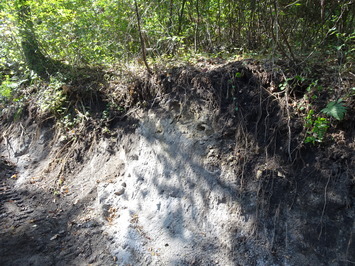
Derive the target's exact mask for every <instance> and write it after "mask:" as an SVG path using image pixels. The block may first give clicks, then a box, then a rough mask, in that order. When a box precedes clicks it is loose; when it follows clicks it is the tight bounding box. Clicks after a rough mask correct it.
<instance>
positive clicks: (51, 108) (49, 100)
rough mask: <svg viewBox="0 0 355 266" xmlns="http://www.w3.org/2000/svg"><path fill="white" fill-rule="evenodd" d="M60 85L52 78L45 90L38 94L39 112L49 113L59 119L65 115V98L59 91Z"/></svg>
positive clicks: (60, 90) (61, 91) (62, 92)
mask: <svg viewBox="0 0 355 266" xmlns="http://www.w3.org/2000/svg"><path fill="white" fill-rule="evenodd" d="M61 86H62V83H61V82H60V81H58V80H56V79H54V78H51V82H50V84H49V86H48V87H47V88H44V89H43V90H42V91H40V93H39V102H40V110H41V111H42V112H43V113H46V112H50V113H52V114H53V115H55V116H57V117H60V116H63V115H64V114H65V113H66V110H67V107H66V102H67V96H66V94H65V93H64V91H63V90H62V89H61Z"/></svg>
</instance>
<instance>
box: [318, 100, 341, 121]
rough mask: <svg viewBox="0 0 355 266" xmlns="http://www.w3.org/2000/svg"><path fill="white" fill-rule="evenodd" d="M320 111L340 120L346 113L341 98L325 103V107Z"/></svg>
mask: <svg viewBox="0 0 355 266" xmlns="http://www.w3.org/2000/svg"><path fill="white" fill-rule="evenodd" d="M321 112H322V113H325V114H327V115H329V116H332V117H334V118H335V119H337V120H342V119H343V118H344V115H345V113H346V107H345V106H344V104H343V100H342V99H339V100H338V101H331V102H329V103H328V104H327V107H326V108H324V109H322V111H321Z"/></svg>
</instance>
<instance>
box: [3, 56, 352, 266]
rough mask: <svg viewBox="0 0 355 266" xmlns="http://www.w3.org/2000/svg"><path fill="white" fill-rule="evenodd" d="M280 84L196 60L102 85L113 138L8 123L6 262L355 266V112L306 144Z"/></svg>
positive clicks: (242, 65) (90, 128)
mask: <svg viewBox="0 0 355 266" xmlns="http://www.w3.org/2000/svg"><path fill="white" fill-rule="evenodd" d="M281 74H282V73H281V72H277V71H275V70H274V66H272V65H270V64H269V63H268V62H256V61H252V60H245V61H243V62H233V63H226V64H209V63H208V62H201V64H200V65H195V66H183V67H179V68H173V69H170V70H168V71H165V72H161V73H158V74H155V75H153V76H142V77H141V78H140V79H137V80H136V81H135V82H134V83H132V84H133V85H131V86H126V87H125V86H121V85H117V83H113V82H112V83H110V84H107V86H106V91H105V92H102V95H106V96H102V99H101V98H100V99H98V100H97V101H96V104H97V108H96V111H98V112H99V111H100V110H101V107H100V104H101V103H102V102H105V101H108V100H112V101H116V102H118V103H120V104H121V105H122V106H125V107H126V109H128V111H127V112H126V113H124V114H120V113H118V114H116V115H115V117H114V118H113V119H111V120H110V121H109V123H108V124H107V126H106V128H105V130H102V126H100V123H99V122H95V120H87V121H86V122H85V124H84V126H83V127H81V128H80V130H79V129H78V133H76V132H75V130H72V131H67V132H63V131H62V130H59V129H58V128H57V127H55V126H54V124H52V123H51V122H48V123H40V122H39V121H38V120H36V119H35V118H33V119H27V120H24V121H22V122H17V123H15V124H5V123H3V127H2V129H1V131H2V141H1V146H0V154H1V155H2V157H1V159H0V182H1V183H0V204H1V205H0V226H1V233H0V234H1V236H0V264H1V265H223V266H224V265H352V264H354V263H355V253H354V250H355V244H354V243H355V241H354V230H355V223H354V217H355V213H354V210H355V209H354V196H355V188H354V176H355V175H354V173H355V137H354V130H355V127H354V107H353V105H349V106H348V111H347V115H346V117H345V119H344V120H343V121H342V122H339V123H334V126H333V127H332V128H331V129H330V131H329V137H328V138H327V139H325V140H324V142H323V143H322V144H320V145H318V146H317V145H311V144H304V143H303V140H304V137H305V130H304V128H303V122H302V121H303V119H304V118H303V117H302V115H301V114H300V113H299V112H297V108H296V104H295V103H298V102H299V101H300V99H302V95H303V94H304V93H305V88H303V87H302V86H300V87H298V88H297V89H295V90H294V91H275V87H276V86H277V84H278V83H280V82H281V81H282V75H281ZM349 82H350V83H351V84H353V81H351V80H350V81H349ZM275 84H276V85H275ZM108 95H109V96H108ZM96 96H97V95H96ZM100 97H101V96H100ZM105 97H106V98H105ZM325 100H327V99H325ZM297 101H298V102H297ZM351 101H352V103H353V102H354V97H353V98H350V100H349V102H351Z"/></svg>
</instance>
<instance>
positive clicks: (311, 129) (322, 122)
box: [304, 110, 329, 144]
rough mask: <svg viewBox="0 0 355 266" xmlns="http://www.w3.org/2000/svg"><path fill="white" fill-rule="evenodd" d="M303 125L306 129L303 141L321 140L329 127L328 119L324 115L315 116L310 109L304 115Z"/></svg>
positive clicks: (313, 141)
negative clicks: (304, 121)
mask: <svg viewBox="0 0 355 266" xmlns="http://www.w3.org/2000/svg"><path fill="white" fill-rule="evenodd" d="M305 127H306V129H307V131H306V138H305V140H304V142H305V143H312V144H315V143H316V142H322V141H323V139H324V136H325V134H326V133H327V130H328V128H329V120H328V119H327V118H324V117H315V115H314V110H310V111H309V112H308V114H307V116H306V123H305Z"/></svg>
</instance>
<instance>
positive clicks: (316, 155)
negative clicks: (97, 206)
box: [0, 60, 355, 265]
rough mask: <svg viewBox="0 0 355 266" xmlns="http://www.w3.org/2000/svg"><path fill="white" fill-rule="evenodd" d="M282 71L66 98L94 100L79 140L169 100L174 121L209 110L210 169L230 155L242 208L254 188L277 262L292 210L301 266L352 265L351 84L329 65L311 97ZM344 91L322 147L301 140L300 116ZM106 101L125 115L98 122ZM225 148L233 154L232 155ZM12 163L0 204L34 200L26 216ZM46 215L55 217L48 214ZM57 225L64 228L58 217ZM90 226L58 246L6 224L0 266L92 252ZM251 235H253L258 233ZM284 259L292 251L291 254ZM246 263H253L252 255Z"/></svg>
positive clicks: (221, 69) (204, 70)
mask: <svg viewBox="0 0 355 266" xmlns="http://www.w3.org/2000/svg"><path fill="white" fill-rule="evenodd" d="M280 69H292V68H290V67H289V66H287V65H286V64H279V65H278V66H277V65H274V66H273V65H272V64H269V63H265V62H264V63H261V62H256V61H252V60H245V61H243V62H233V63H228V64H224V65H219V66H216V65H213V64H212V65H211V64H209V62H201V63H200V65H197V66H184V67H180V68H173V69H170V70H168V71H162V72H161V73H159V74H155V75H153V76H144V77H140V78H136V79H134V81H133V82H132V83H131V85H129V86H122V85H117V83H115V82H107V83H106V84H104V86H105V87H104V88H101V89H100V90H97V91H96V92H92V91H91V94H90V95H89V96H88V94H85V97H86V98H85V97H84V95H83V94H82V93H81V92H80V88H79V87H80V86H82V87H85V85H82V84H81V85H80V84H79V85H80V86H79V85H78V84H72V85H71V86H73V87H74V88H75V86H76V89H72V90H71V91H70V92H69V94H68V95H69V98H70V99H71V100H72V101H77V100H75V99H79V98H80V97H81V98H82V99H84V100H83V101H84V105H85V104H86V105H88V106H90V105H91V109H90V110H92V112H93V113H92V117H93V118H92V120H90V121H87V126H86V127H85V128H84V129H83V130H84V131H83V132H82V133H83V142H85V143H86V142H87V137H88V136H90V134H92V133H90V134H89V132H93V131H92V129H93V128H96V129H97V130H96V133H95V134H97V136H96V137H107V134H108V137H110V134H115V132H116V131H117V130H116V129H117V128H119V127H125V126H127V128H129V127H130V126H131V125H132V123H134V122H132V121H134V120H132V119H130V115H129V113H130V110H133V109H135V108H141V109H154V110H156V111H157V112H160V111H161V110H162V106H169V110H171V112H172V115H174V117H175V118H174V121H173V122H177V121H184V120H188V119H191V118H192V117H193V113H195V114H196V113H199V112H200V113H201V114H203V113H206V111H207V112H208V113H209V114H210V115H209V116H207V117H205V118H204V119H202V120H203V123H200V126H199V127H200V129H199V130H202V131H204V130H205V131H207V130H212V131H213V132H215V133H216V138H217V139H219V140H220V141H221V142H220V143H221V146H220V151H221V154H222V156H221V158H220V161H219V162H217V163H216V162H215V165H211V167H217V168H218V167H219V166H218V165H220V164H221V163H223V161H228V160H229V161H230V160H233V161H234V172H235V177H236V180H237V183H238V197H239V198H240V199H242V201H243V202H244V205H245V212H246V213H248V211H253V212H254V211H255V207H252V206H251V204H250V205H248V204H247V202H248V198H249V196H250V195H251V194H252V193H257V194H258V195H257V198H258V202H257V206H258V208H257V210H256V211H257V212H258V213H257V217H258V220H259V222H258V226H259V230H264V231H265V232H267V233H266V234H269V237H270V239H271V242H272V243H273V244H272V251H271V253H272V254H273V256H275V260H274V261H275V263H277V264H282V258H281V256H279V254H281V253H282V250H283V249H284V246H285V239H287V237H288V231H289V230H292V225H287V223H286V222H285V220H286V218H287V217H288V215H290V214H289V213H290V212H293V213H297V214H298V215H299V217H297V220H296V219H295V223H298V227H299V226H301V227H302V228H303V232H304V234H303V235H302V237H300V238H299V239H291V240H290V243H291V244H290V245H293V250H294V251H295V253H297V254H302V255H304V256H305V257H308V258H309V259H308V260H307V263H312V257H315V258H316V260H315V261H317V262H321V263H322V264H324V265H330V264H332V263H334V265H347V264H349V265H350V264H354V263H355V253H354V250H355V239H354V234H353V233H354V217H355V214H354V196H355V186H354V184H355V183H354V176H355V138H354V133H355V120H354V117H355V116H354V114H355V109H354V102H355V99H354V95H351V94H349V93H351V91H350V89H349V90H347V89H345V88H342V87H341V86H338V87H334V86H337V85H336V84H337V82H336V81H334V80H332V77H330V75H332V74H334V73H331V71H330V73H328V74H329V78H323V79H321V78H320V77H324V76H327V73H316V71H315V72H314V73H313V75H314V77H313V78H314V79H317V78H318V77H319V80H321V83H323V84H322V85H323V87H333V88H334V90H333V91H330V92H327V91H323V92H322V93H319V92H317V91H313V92H311V93H309V92H308V91H307V87H308V86H309V84H310V83H311V81H310V79H309V80H308V81H306V82H303V83H298V84H293V85H294V86H292V89H291V88H290V89H286V90H284V91H281V90H279V89H277V86H278V85H279V84H280V83H282V82H283V81H284V78H285V76H284V75H283V72H282V71H281V70H280ZM285 72H286V71H285ZM319 72H320V71H319ZM287 73H288V74H286V76H292V75H294V73H292V70H288V71H287ZM106 74H107V73H106ZM111 74H112V73H111ZM333 76H334V75H333ZM88 82H91V85H93V84H94V85H95V84H98V83H100V82H99V81H97V82H96V83H95V80H94V81H92V80H91V81H84V83H88ZM291 82H292V81H291ZM346 82H348V87H349V88H351V87H352V86H354V81H353V80H352V79H351V78H349V79H348V80H345V83H346ZM351 84H352V85H351ZM78 88H79V89H78ZM307 93H309V96H312V95H316V96H317V100H314V101H313V102H312V103H311V104H312V107H311V105H309V104H310V103H309V102H304V101H303V99H304V95H305V94H307ZM344 95H348V97H347V99H346V105H347V108H348V109H347V114H346V116H345V118H344V119H343V120H342V121H335V120H332V121H331V127H330V128H329V130H328V133H327V135H326V137H325V139H324V141H323V142H322V143H320V144H316V145H313V144H310V143H309V144H305V143H304V139H305V134H306V129H305V128H304V119H305V115H306V114H307V108H308V109H311V108H312V109H314V110H316V111H317V112H319V111H320V110H321V109H322V108H324V107H325V106H326V104H327V102H329V101H330V100H335V99H337V98H340V97H343V96H344ZM349 95H350V96H349ZM314 98H315V97H314ZM93 99H94V100H93ZM108 103H116V104H117V105H119V106H122V107H124V108H125V110H126V112H125V113H122V112H117V111H112V113H111V115H110V117H109V118H108V119H107V120H106V121H104V122H102V120H100V121H99V122H97V121H96V120H95V119H96V118H97V117H99V115H100V113H101V112H102V111H103V110H104V109H105V108H106V107H107V105H108ZM300 103H303V104H304V107H305V109H304V110H303V111H301V110H300V109H298V107H299V105H300ZM111 106H112V104H111ZM28 113H29V114H30V115H29V116H30V117H31V119H34V120H36V111H34V108H32V109H31V108H30V107H29V110H28ZM95 117H96V118H95ZM32 122H33V121H32ZM103 125H105V126H106V127H107V128H109V129H110V133H107V132H104V131H103V130H102V128H103ZM91 136H92V135H91ZM84 140H85V141H84ZM85 146H87V145H83V146H82V149H85V148H87V147H85ZM230 154H233V156H232V158H231V157H230ZM11 169H13V168H12V167H11V166H10V165H8V164H7V163H6V161H5V160H4V158H1V160H0V179H1V180H0V181H1V182H2V187H1V189H2V191H0V193H2V194H0V200H1V208H2V206H3V204H4V203H5V202H7V201H15V202H16V198H18V201H20V203H16V204H17V207H18V208H21V206H22V207H26V206H24V205H23V204H22V203H21V202H26V201H27V202H29V204H32V207H29V210H28V214H26V215H31V210H32V209H33V208H35V206H36V204H40V200H39V199H36V198H33V197H32V198H29V197H30V196H31V195H26V193H25V192H24V193H23V194H21V192H14V191H13V192H11V193H13V194H11V193H7V194H6V193H5V191H6V188H7V189H8V190H9V191H12V190H11V186H12V183H13V180H11V179H9V178H8V176H9V175H10V173H11V172H12V171H14V170H11ZM10 194H11V195H10ZM20 194H21V195H20ZM43 196H44V197H48V198H51V197H52V195H43ZM21 204H22V205H21ZM31 208H32V209H31ZM248 208H250V210H248ZM251 208H252V209H253V210H251ZM0 210H1V209H0ZM24 210H25V209H24ZM21 215H22V214H21ZM21 215H19V218H21ZM36 215H37V218H36V219H43V223H42V224H40V226H42V227H43V230H44V231H46V230H47V231H48V230H49V231H50V228H51V226H52V225H51V221H50V220H51V218H50V217H49V218H48V217H41V215H40V214H36ZM70 215H71V214H68V217H69V216H70ZM54 216H55V214H53V217H54ZM10 218H11V219H14V222H13V223H14V224H13V226H16V219H18V218H16V217H10ZM52 220H53V219H52ZM5 221H6V222H7V223H9V217H6V214H4V213H3V214H2V216H1V217H0V222H1V226H4V222H5ZM53 221H54V222H58V221H56V220H55V219H54V220H53ZM61 223H62V224H65V221H61ZM300 223H301V225H300ZM88 228H90V230H87V229H85V227H82V228H80V230H81V231H79V229H78V233H77V235H75V234H71V235H70V236H68V237H65V236H63V237H62V236H59V235H58V236H57V237H58V238H59V237H61V239H62V240H61V241H60V243H61V244H58V242H55V241H50V242H48V243H44V242H43V240H41V238H40V237H39V236H37V235H35V233H34V231H31V230H30V229H29V230H28V231H27V232H22V233H21V234H20V235H12V234H11V230H9V229H8V230H5V231H3V230H2V233H1V240H0V250H1V254H0V262H1V264H2V265H16V263H15V262H16V260H17V259H18V257H21V256H24V257H26V256H27V257H29V258H30V257H31V259H30V260H29V262H28V265H37V264H38V263H39V262H41V261H40V260H39V261H37V262H36V259H35V255H36V254H37V255H38V256H41V255H44V254H46V255H50V257H48V258H50V261H48V262H47V263H48V265H50V264H53V265H55V264H57V265H61V264H63V263H69V264H70V261H71V258H72V257H73V256H83V257H90V256H92V253H93V251H92V250H91V249H92V248H98V247H99V246H100V243H101V244H102V243H104V242H105V241H106V240H105V239H104V236H102V235H101V234H100V230H99V229H95V228H96V227H95V226H93V227H88ZM84 231H85V232H84ZM257 231H258V230H257ZM36 232H38V231H36ZM40 232H41V230H40ZM41 233H45V232H41ZM63 234H64V232H63ZM256 234H257V233H256ZM53 237H55V236H53ZM255 237H256V239H257V235H256V236H255ZM73 238H75V239H73ZM68 243H71V244H70V245H69V246H67V244H68ZM88 243H90V244H88ZM73 245H74V246H73ZM75 245H77V246H80V247H81V248H78V247H75ZM237 245H239V247H238V246H236V248H235V250H236V252H239V254H231V256H235V257H238V258H239V259H237V260H236V261H238V262H239V263H242V260H241V259H240V257H241V255H240V251H241V249H240V246H242V245H243V243H239V244H237ZM252 248H256V247H252ZM63 250H67V251H68V252H63ZM102 256H103V257H102V258H101V259H100V258H99V257H97V256H96V257H95V259H94V260H93V261H96V262H98V261H101V262H105V263H107V264H114V261H112V260H111V258H109V255H105V254H103V255H102ZM105 256H106V257H105ZM283 256H285V254H283ZM289 256H291V257H292V256H293V254H289ZM31 261H32V262H31ZM245 261H247V262H250V258H246V260H245ZM300 261H302V259H300ZM42 262H43V261H42ZM236 263H237V262H236ZM69 264H68V265H69ZM242 264H243V263H242ZM63 265H64V264H63Z"/></svg>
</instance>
